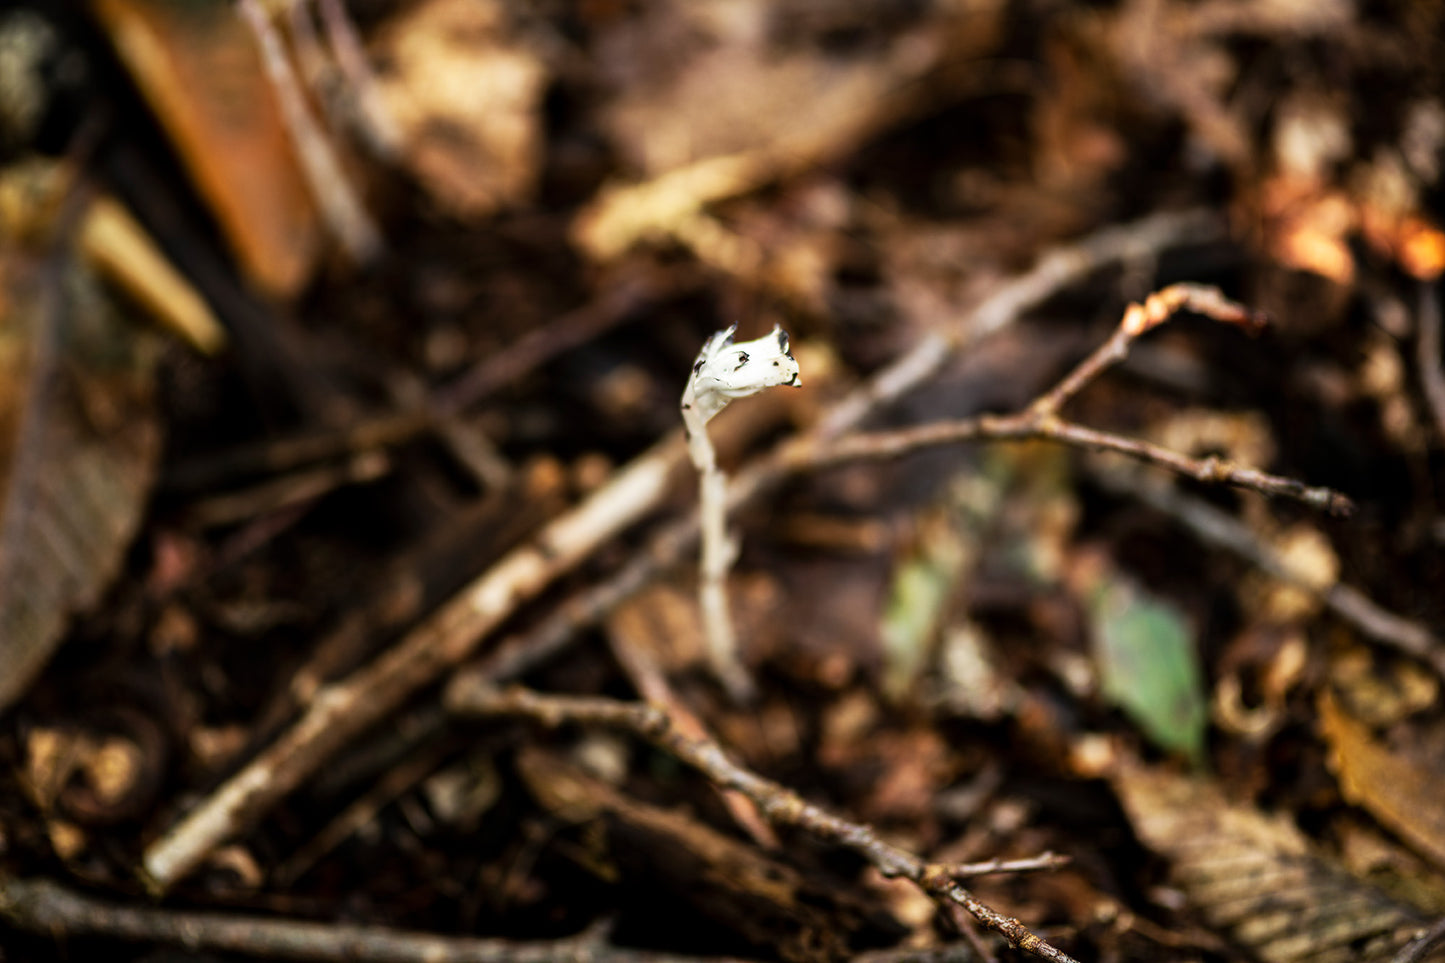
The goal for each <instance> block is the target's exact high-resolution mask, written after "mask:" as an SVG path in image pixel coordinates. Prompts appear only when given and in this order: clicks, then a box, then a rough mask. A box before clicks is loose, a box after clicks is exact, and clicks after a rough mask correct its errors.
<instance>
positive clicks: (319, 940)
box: [0, 876, 724, 963]
mask: <svg viewBox="0 0 1445 963" xmlns="http://www.w3.org/2000/svg"><path fill="white" fill-rule="evenodd" d="M0 919H3V920H5V921H7V922H8V923H9V924H10V925H11V926H13V927H15V928H16V929H19V930H24V931H26V932H30V933H36V934H38V935H41V936H46V937H50V938H52V939H61V938H73V937H77V936H98V937H104V938H107V939H113V940H120V941H125V942H132V943H168V944H172V945H175V946H183V947H185V948H186V949H188V950H194V951H211V952H221V953H240V954H244V955H246V956H253V957H281V958H285V959H293V960H314V961H321V963H330V961H335V963H702V961H700V960H699V959H698V958H697V957H689V956H676V955H672V954H668V953H653V952H649V951H645V950H629V949H623V948H620V947H615V946H611V945H608V944H606V943H604V942H602V941H601V940H599V939H597V938H596V937H595V936H593V935H590V934H584V935H583V936H582V937H580V938H573V939H566V940H558V941H556V942H547V943H527V942H512V941H510V940H501V939H476V938H470V937H447V936H435V935H433V934H430V933H416V932H407V931H405V930H395V929H389V928H386V927H381V926H352V925H347V924H344V923H313V922H308V921H303V920H287V919H275V918H273V917H266V916H245V915H240V914H229V913H195V912H177V911H171V910H165V909H157V908H153V907H137V906H122V905H119V904H116V903H111V902H106V901H103V900H98V899H94V898H93V897H90V896H86V895H83V894H81V893H77V892H75V891H74V890H70V889H66V888H65V887H63V886H60V885H59V884H57V883H54V882H51V881H49V880H43V879H34V880H26V879H7V878H5V877H3V876H0ZM723 959H724V958H716V957H708V958H707V960H708V963H714V961H716V963H722V960H723Z"/></svg>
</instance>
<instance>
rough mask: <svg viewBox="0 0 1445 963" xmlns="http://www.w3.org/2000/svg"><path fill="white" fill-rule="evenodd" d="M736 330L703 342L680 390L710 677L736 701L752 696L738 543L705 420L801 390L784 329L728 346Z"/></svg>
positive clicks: (719, 334) (729, 329) (774, 330)
mask: <svg viewBox="0 0 1445 963" xmlns="http://www.w3.org/2000/svg"><path fill="white" fill-rule="evenodd" d="M732 336H733V329H732V328H728V329H727V330H726V331H719V332H718V333H717V334H714V335H713V336H712V337H711V338H709V339H708V340H707V343H706V344H705V345H703V348H702V352H701V353H700V354H699V355H698V356H697V361H696V362H695V363H694V364H693V367H692V377H690V378H689V379H688V382H687V389H686V390H685V391H683V393H682V421H683V424H684V425H685V426H686V427H687V451H688V455H689V456H691V458H692V463H693V466H694V467H695V468H697V471H698V514H699V517H700V520H701V531H702V548H701V551H702V556H701V559H700V561H699V566H698V568H699V571H698V608H699V609H700V610H701V612H702V625H703V633H704V635H705V636H706V638H707V647H708V656H709V658H710V659H711V661H712V669H713V672H714V673H716V675H717V677H718V681H720V682H721V683H722V684H723V686H724V687H726V688H727V690H728V693H729V694H730V695H732V697H733V698H734V699H736V700H738V701H746V700H747V699H748V698H750V697H751V695H752V694H753V684H752V680H751V679H750V678H749V677H748V673H747V670H746V669H745V668H744V667H743V663H742V660H741V659H740V658H739V657H738V643H737V634H736V633H735V632H734V631H733V622H732V615H731V612H730V610H729V607H728V597H727V574H728V569H730V568H731V567H732V564H733V561H734V560H735V559H736V558H737V552H738V547H737V543H736V542H735V541H733V539H731V538H730V537H729V536H728V531H727V476H726V475H724V474H723V472H722V470H721V469H720V468H718V467H717V453H716V452H715V451H714V450H713V447H712V440H711V439H710V438H708V434H707V423H708V421H709V420H710V419H711V418H712V416H713V415H715V414H717V413H718V412H719V411H721V410H722V409H723V408H724V407H726V406H727V404H728V402H729V401H731V400H733V399H734V398H742V397H746V396H747V395H751V394H756V393H757V392H759V391H761V390H762V389H764V388H767V387H770V386H773V385H798V384H799V383H800V382H799V381H798V362H797V361H796V360H794V358H793V356H792V354H791V353H790V352H789V351H788V336H787V334H785V333H784V332H783V330H782V329H781V328H776V327H775V328H773V330H772V332H771V333H770V334H768V335H766V336H764V337H761V338H758V339H757V340H756V341H748V342H745V343H743V344H738V345H735V344H733V337H732Z"/></svg>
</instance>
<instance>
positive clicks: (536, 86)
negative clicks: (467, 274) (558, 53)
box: [377, 0, 547, 217]
mask: <svg viewBox="0 0 1445 963" xmlns="http://www.w3.org/2000/svg"><path fill="white" fill-rule="evenodd" d="M505 21H506V7H505V5H503V4H501V3H497V2H495V0H428V2H425V3H421V4H419V5H417V6H415V7H414V8H412V9H411V10H409V11H408V12H407V13H406V14H405V15H403V16H402V17H401V18H400V19H398V20H397V21H396V22H394V23H392V24H390V25H389V27H388V29H387V31H386V33H385V34H384V35H383V36H382V37H381V39H380V40H379V42H378V45H377V54H378V58H377V59H378V63H379V65H380V70H379V72H378V78H377V79H378V90H379V93H380V95H381V99H382V101H383V103H384V104H385V105H386V108H387V110H388V111H389V112H390V113H391V115H392V116H393V117H394V118H395V120H396V122H397V126H398V127H399V128H400V129H401V132H402V140H403V142H404V146H403V148H402V163H403V164H405V165H406V166H407V167H408V168H409V169H410V170H411V171H412V173H413V174H415V175H416V177H417V179H418V180H419V181H420V182H421V185H422V187H423V188H424V189H425V190H426V191H427V192H428V193H429V194H431V195H432V197H433V198H435V199H436V200H437V201H438V203H440V204H442V205H443V207H444V209H445V210H446V211H447V212H448V213H450V214H455V215H459V216H463V217H482V216H485V215H487V214H490V213H492V212H493V211H495V210H497V209H498V208H499V207H503V206H505V205H509V204H515V203H518V202H519V201H521V200H524V199H525V198H526V197H527V196H528V195H529V194H530V193H531V190H532V187H533V185H534V184H535V183H536V180H537V174H538V170H539V168H540V165H541V152H542V126H541V125H542V121H541V98H542V89H543V86H544V84H545V82H546V79H547V77H546V70H545V68H544V67H543V65H542V62H541V60H540V59H539V58H538V57H537V56H536V55H535V54H533V53H532V52H530V51H529V50H527V49H525V48H524V47H521V46H519V45H516V44H514V43H512V42H510V41H509V40H508V37H507V34H506V23H505Z"/></svg>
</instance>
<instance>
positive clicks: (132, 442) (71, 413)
mask: <svg viewBox="0 0 1445 963" xmlns="http://www.w3.org/2000/svg"><path fill="white" fill-rule="evenodd" d="M155 348H156V344H155V340H154V337H153V336H152V335H151V334H150V333H149V332H147V331H146V330H145V329H143V328H138V327H134V326H129V325H125V324H124V323H123V322H122V321H121V319H120V318H119V317H118V316H117V314H116V312H115V309H114V308H113V307H112V305H111V303H110V301H109V300H108V299H107V297H106V295H105V294H104V293H103V292H102V291H101V290H100V289H99V287H98V286H97V285H96V283H95V280H94V278H93V277H92V276H91V275H90V274H89V273H88V272H86V271H85V270H84V269H83V268H81V267H79V266H77V265H71V266H70V267H69V269H68V270H66V271H65V272H64V274H63V276H62V279H61V280H60V282H59V284H58V285H57V284H49V283H47V279H46V272H45V271H44V270H43V269H42V266H41V265H40V264H38V263H36V262H34V261H32V260H29V259H27V258H26V256H25V255H24V254H23V253H21V252H20V250H18V249H15V248H11V249H9V250H6V251H4V252H3V253H0V666H4V667H5V669H4V671H3V672H0V710H3V709H4V708H5V707H6V706H8V705H10V704H11V703H12V702H14V701H15V700H16V699H18V698H19V697H20V696H22V695H23V694H24V693H25V691H26V690H27V689H28V687H29V686H30V683H31V682H32V680H33V679H34V678H35V676H36V675H37V674H39V672H40V670H41V668H42V667H43V666H44V665H45V663H46V662H47V661H48V660H49V658H50V655H51V652H52V651H53V650H54V648H55V646H56V645H57V644H58V643H59V641H60V638H61V634H62V633H63V631H64V629H65V626H66V623H67V621H68V620H69V618H70V616H71V615H73V614H74V613H75V612H77V611H80V610H83V609H85V608H88V607H89V606H91V605H93V604H95V602H96V601H97V600H98V599H99V597H100V594H101V592H102V591H103V590H104V589H105V587H106V586H107V585H108V584H109V583H110V581H111V579H112V578H114V576H115V574H116V572H117V571H118V569H119V566H120V563H121V560H122V558H123V556H124V553H125V549H126V546H127V545H128V544H129V543H130V540H131V536H132V535H133V533H134V532H135V528H136V525H137V524H138V523H139V521H140V514H141V509H142V508H143V507H144V504H145V499H146V497H147V495H148V493H149V491H150V487H151V482H152V479H153V477H154V474H155V467H156V460H157V458H158V456H159V453H160V428H159V424H158V420H157V414H156V410H155V406H154V398H153V374H154V367H155V360H156V350H155Z"/></svg>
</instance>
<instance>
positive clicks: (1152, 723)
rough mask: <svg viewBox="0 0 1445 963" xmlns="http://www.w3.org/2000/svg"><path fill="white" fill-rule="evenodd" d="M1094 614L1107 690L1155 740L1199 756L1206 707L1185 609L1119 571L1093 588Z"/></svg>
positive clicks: (1098, 658)
mask: <svg viewBox="0 0 1445 963" xmlns="http://www.w3.org/2000/svg"><path fill="white" fill-rule="evenodd" d="M1091 616H1092V622H1093V626H1092V627H1093V638H1094V660H1095V664H1096V667H1097V669H1098V673H1099V684H1100V688H1101V691H1102V694H1103V696H1104V698H1106V699H1108V700H1109V701H1110V702H1111V703H1113V704H1114V705H1116V706H1118V707H1119V708H1121V709H1123V710H1124V712H1125V714H1127V715H1128V716H1129V718H1130V719H1132V720H1133V721H1134V723H1135V724H1136V725H1138V726H1139V728H1140V729H1141V730H1143V732H1144V735H1145V736H1147V737H1148V738H1149V739H1150V740H1152V741H1153V742H1154V743H1155V744H1156V745H1158V746H1160V747H1161V748H1163V749H1166V750H1168V751H1170V752H1177V753H1180V754H1181V755H1184V756H1187V757H1188V758H1189V759H1190V761H1192V762H1193V763H1194V764H1195V765H1200V764H1202V763H1203V760H1204V728H1205V723H1206V721H1207V716H1208V711H1207V706H1206V702H1205V694H1204V682H1203V678H1202V673H1201V671H1200V668H1199V657H1198V654H1197V652H1196V651H1195V642H1194V633H1193V630H1192V629H1191V627H1190V625H1189V622H1188V620H1187V619H1186V618H1185V617H1184V614H1183V613H1182V612H1180V611H1179V610H1178V609H1177V608H1175V607H1174V606H1173V605H1170V604H1169V603H1168V602H1165V601H1163V600H1162V599H1157V598H1154V597H1152V596H1150V595H1149V594H1148V593H1147V592H1146V591H1145V590H1144V589H1143V588H1141V587H1139V586H1137V585H1135V584H1133V583H1132V582H1129V581H1128V580H1125V579H1117V578H1116V579H1114V580H1113V581H1110V582H1108V583H1107V584H1105V585H1104V586H1103V587H1102V588H1101V589H1100V590H1099V591H1098V592H1096V593H1095V595H1094V598H1093V604H1092V611H1091Z"/></svg>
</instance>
